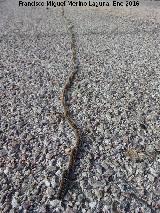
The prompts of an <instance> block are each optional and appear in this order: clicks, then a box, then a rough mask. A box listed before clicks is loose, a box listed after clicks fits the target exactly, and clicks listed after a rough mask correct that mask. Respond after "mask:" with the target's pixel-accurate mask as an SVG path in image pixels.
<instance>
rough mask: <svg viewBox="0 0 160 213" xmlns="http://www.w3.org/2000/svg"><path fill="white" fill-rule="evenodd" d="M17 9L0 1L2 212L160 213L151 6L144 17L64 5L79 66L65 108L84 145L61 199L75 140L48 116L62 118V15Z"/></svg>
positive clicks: (159, 88)
mask: <svg viewBox="0 0 160 213" xmlns="http://www.w3.org/2000/svg"><path fill="white" fill-rule="evenodd" d="M17 2H18V1H13V0H8V1H0V53H1V54H0V70H1V76H0V80H1V85H2V86H1V146H0V156H1V159H0V163H1V169H0V178H1V180H0V181H1V187H0V190H1V199H0V203H1V206H0V208H1V212H37V213H44V212H68V213H72V212H82V213H92V212H95V213H99V212H106V213H109V212H122V213H123V212H124V213H125V212H126V213H127V212H135V213H142V212H144V213H150V212H158V208H160V176H159V171H160V167H159V165H160V164H159V163H160V158H159V153H160V146H159V141H160V131H159V127H160V111H159V103H160V71H159V66H160V62H159V58H160V24H159V22H158V19H156V18H155V16H154V17H152V16H151V15H152V14H154V15H155V14H156V15H157V13H156V9H157V7H155V8H152V10H153V11H155V13H150V11H149V9H150V8H149V6H148V4H146V5H147V6H148V14H149V15H150V16H151V17H150V16H149V17H150V18H146V16H144V17H140V18H139V17H137V15H135V14H133V13H132V15H130V11H128V13H127V12H126V13H123V16H121V15H116V14H113V11H111V10H110V12H107V11H106V10H104V11H103V10H99V9H96V10H95V9H94V10H93V9H89V8H81V9H80V8H71V7H66V8H65V15H66V16H67V17H68V18H69V19H70V20H71V22H72V23H73V24H74V32H75V35H76V40H77V52H78V60H79V73H78V75H77V77H76V79H75V82H74V84H73V86H72V88H71V90H70V93H69V100H70V109H71V112H72V115H73V117H74V119H75V120H76V122H77V124H78V126H79V127H80V128H81V130H82V132H83V147H82V154H81V156H80V157H79V161H78V163H77V164H78V165H77V168H76V171H75V178H74V181H73V182H72V183H73V184H72V188H71V189H70V190H69V192H68V194H67V195H66V197H65V199H64V200H63V201H58V200H57V199H56V193H57V190H58V184H59V181H60V178H61V174H62V171H63V170H64V168H65V166H66V165H67V159H68V156H67V152H68V147H70V146H71V145H72V144H73V143H74V139H75V138H74V134H73V131H72V130H71V129H70V128H69V126H68V125H67V123H66V122H65V121H63V120H62V119H61V118H60V117H58V116H55V115H54V112H55V111H59V112H63V109H62V106H61V102H60V94H61V91H62V89H63V85H64V83H65V79H66V77H67V75H68V73H69V71H70V70H71V69H72V61H71V54H72V53H71V49H70V41H71V40H70V39H71V38H70V36H69V34H68V32H67V29H66V26H65V22H64V20H63V18H62V14H61V9H60V8H56V9H55V8H49V9H46V8H28V9H26V8H18V7H17ZM157 4H158V3H157ZM145 8H146V6H145ZM143 9H144V8H143V6H141V8H140V10H141V11H143ZM132 10H133V9H132ZM121 11H122V9H121ZM121 11H120V13H121ZM144 11H146V10H144Z"/></svg>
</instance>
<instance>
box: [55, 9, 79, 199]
mask: <svg viewBox="0 0 160 213" xmlns="http://www.w3.org/2000/svg"><path fill="white" fill-rule="evenodd" d="M62 17H63V18H64V21H65V23H66V26H67V28H68V32H69V34H70V36H71V50H72V63H73V64H72V67H73V70H72V71H71V73H70V74H69V76H68V79H67V80H66V82H65V85H64V88H63V91H62V95H61V102H62V106H63V109H64V115H63V117H64V119H65V120H66V121H67V122H68V124H69V126H70V127H71V129H73V131H74V134H75V138H76V142H75V145H74V147H73V148H72V150H71V152H70V157H69V162H68V167H67V169H65V170H64V171H63V174H62V178H61V182H60V186H59V190H58V195H57V198H58V199H60V200H61V199H63V198H64V196H65V195H66V193H67V191H68V189H69V186H70V182H71V179H72V174H73V172H74V170H75V163H76V159H77V155H78V152H79V149H80V146H81V140H80V129H79V128H78V127H77V125H76V123H75V121H74V120H73V119H72V117H71V115H70V113H69V107H68V105H67V99H68V98H67V96H68V91H69V89H70V87H71V86H72V84H73V81H74V77H75V75H76V73H77V72H78V62H77V48H76V39H75V34H74V32H73V25H72V24H71V22H70V20H68V19H67V17H66V16H65V14H64V7H62Z"/></svg>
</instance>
